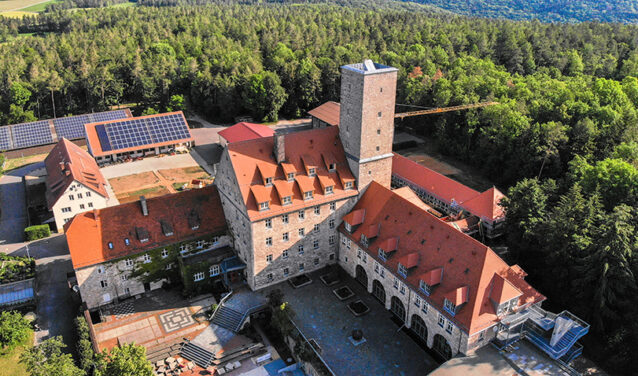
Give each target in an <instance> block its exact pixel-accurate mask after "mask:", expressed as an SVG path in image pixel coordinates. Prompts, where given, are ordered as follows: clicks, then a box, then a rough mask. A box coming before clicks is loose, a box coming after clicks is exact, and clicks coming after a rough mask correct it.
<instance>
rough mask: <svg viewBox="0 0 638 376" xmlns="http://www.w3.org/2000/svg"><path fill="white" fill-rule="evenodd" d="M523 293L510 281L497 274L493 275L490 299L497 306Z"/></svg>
mask: <svg viewBox="0 0 638 376" xmlns="http://www.w3.org/2000/svg"><path fill="white" fill-rule="evenodd" d="M522 294H523V293H522V292H521V290H519V289H517V288H516V287H515V286H514V285H513V284H512V283H511V282H510V281H508V280H507V279H505V278H503V277H502V276H500V275H498V274H494V280H493V281H492V292H491V293H490V298H492V300H493V301H495V302H496V303H498V304H501V303H505V302H508V301H510V300H512V299H514V298H516V297H518V296H521V295H522Z"/></svg>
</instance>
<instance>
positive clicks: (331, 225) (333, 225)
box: [328, 219, 335, 230]
mask: <svg viewBox="0 0 638 376" xmlns="http://www.w3.org/2000/svg"><path fill="white" fill-rule="evenodd" d="M328 227H329V228H330V229H331V230H332V229H333V228H335V220H334V219H331V220H329V221H328Z"/></svg>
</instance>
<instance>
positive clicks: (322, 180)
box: [317, 172, 336, 190]
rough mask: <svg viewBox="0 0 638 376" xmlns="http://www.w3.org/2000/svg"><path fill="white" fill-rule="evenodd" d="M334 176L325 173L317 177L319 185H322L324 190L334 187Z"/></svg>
mask: <svg viewBox="0 0 638 376" xmlns="http://www.w3.org/2000/svg"><path fill="white" fill-rule="evenodd" d="M332 176H333V174H330V173H325V172H324V173H321V174H318V175H317V177H318V178H319V184H321V188H322V189H324V190H325V189H326V187H334V185H335V180H334V179H333V178H332ZM335 177H336V176H335Z"/></svg>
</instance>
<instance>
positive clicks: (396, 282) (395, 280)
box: [392, 277, 399, 290]
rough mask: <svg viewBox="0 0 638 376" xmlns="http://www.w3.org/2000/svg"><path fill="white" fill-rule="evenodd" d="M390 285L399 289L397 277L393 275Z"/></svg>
mask: <svg viewBox="0 0 638 376" xmlns="http://www.w3.org/2000/svg"><path fill="white" fill-rule="evenodd" d="M392 286H394V288H395V289H397V290H398V289H399V280H398V279H397V277H394V283H393V284H392Z"/></svg>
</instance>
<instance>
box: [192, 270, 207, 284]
mask: <svg viewBox="0 0 638 376" xmlns="http://www.w3.org/2000/svg"><path fill="white" fill-rule="evenodd" d="M203 279H204V272H199V273H195V274H194V275H193V281H195V282H197V281H201V280H203Z"/></svg>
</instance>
